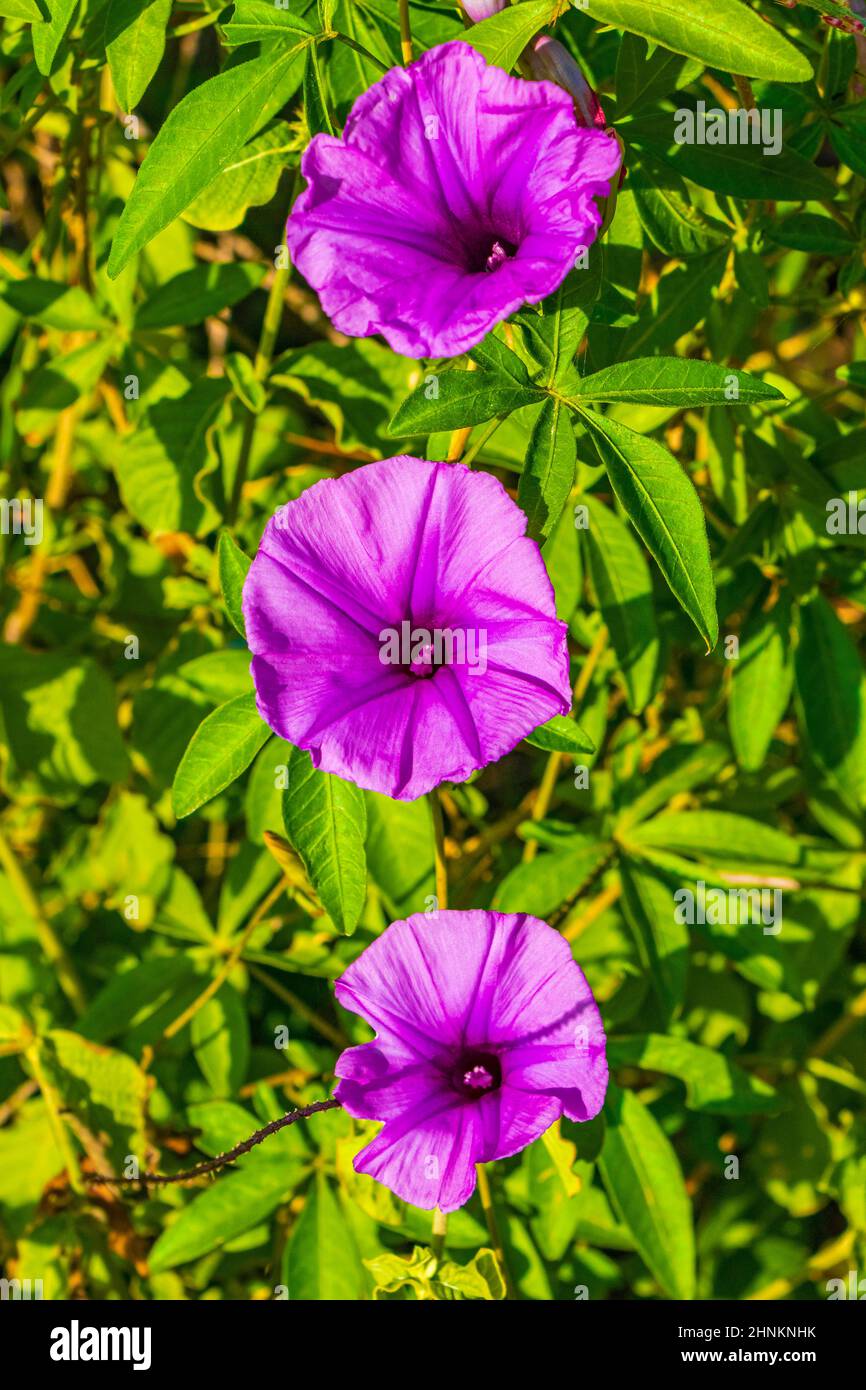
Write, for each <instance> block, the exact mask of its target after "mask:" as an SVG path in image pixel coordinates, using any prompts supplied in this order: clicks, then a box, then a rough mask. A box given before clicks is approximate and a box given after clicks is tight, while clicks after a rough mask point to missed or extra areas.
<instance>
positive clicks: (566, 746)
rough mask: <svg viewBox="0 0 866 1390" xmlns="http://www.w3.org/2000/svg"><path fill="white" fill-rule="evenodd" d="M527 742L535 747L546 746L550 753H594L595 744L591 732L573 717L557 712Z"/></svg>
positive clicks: (534, 731) (528, 737)
mask: <svg viewBox="0 0 866 1390" xmlns="http://www.w3.org/2000/svg"><path fill="white" fill-rule="evenodd" d="M526 742H527V743H531V744H532V746H533V748H544V749H546V750H547V751H548V752H549V753H594V752H595V744H594V743H593V741H592V739H591V738H590V736H589V734H587V733H585V732H584V730H583V729H582V728H581V727H580V725H579V724H577V723H576V722H575V721H574V720H573V719H571V718H569V717H568V716H567V715H565V714H555V715H554V716H553V718H552V719H548V721H547V723H546V724H539V726H538V728H537V729H533V731H532V733H531V734H527V735H526Z"/></svg>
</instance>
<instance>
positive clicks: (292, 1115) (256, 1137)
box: [87, 1097, 340, 1183]
mask: <svg viewBox="0 0 866 1390" xmlns="http://www.w3.org/2000/svg"><path fill="white" fill-rule="evenodd" d="M339 1108H340V1102H339V1101H338V1100H334V1098H333V1097H332V1098H331V1099H330V1100H317V1101H314V1102H313V1104H312V1105H304V1106H302V1107H301V1109H299V1110H290V1111H289V1112H288V1114H286V1115H281V1116H280V1118H279V1119H278V1120H271V1123H270V1124H269V1125H265V1126H264V1128H263V1129H257V1130H256V1132H255V1134H251V1135H250V1137H249V1139H244V1140H242V1142H241V1143H240V1144H235V1147H234V1148H233V1149H229V1151H228V1153H224V1154H219V1155H218V1156H217V1157H216V1158H209V1159H207V1160H206V1161H205V1162H204V1163H197V1164H196V1166H195V1167H194V1168H186V1169H185V1170H184V1171H183V1172H182V1173H172V1174H170V1175H166V1174H165V1173H139V1175H138V1177H137V1178H115V1177H111V1176H109V1175H108V1174H102V1173H98V1174H97V1175H96V1177H92V1178H91V1177H89V1178H88V1179H87V1181H88V1182H89V1183H98V1182H104V1183H139V1182H143V1183H170V1182H188V1181H189V1179H190V1178H201V1177H204V1175H205V1173H215V1172H216V1171H217V1169H218V1168H225V1166H226V1164H228V1163H234V1161H235V1159H237V1158H240V1157H241V1156H242V1155H243V1154H245V1153H249V1151H250V1149H254V1148H255V1146H256V1144H261V1142H262V1140H264V1139H269V1138H270V1136H271V1135H272V1134H276V1133H277V1131H278V1130H280V1129H285V1128H286V1126H287V1125H293V1124H294V1123H295V1120H307V1119H309V1117H310V1116H311V1115H317V1114H318V1113H319V1112H320V1111H322V1110H338V1109H339Z"/></svg>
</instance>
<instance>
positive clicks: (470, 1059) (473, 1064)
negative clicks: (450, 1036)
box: [451, 1051, 502, 1100]
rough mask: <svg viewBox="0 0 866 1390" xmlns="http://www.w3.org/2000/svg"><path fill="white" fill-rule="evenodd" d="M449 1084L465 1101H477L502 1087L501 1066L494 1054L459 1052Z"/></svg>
mask: <svg viewBox="0 0 866 1390" xmlns="http://www.w3.org/2000/svg"><path fill="white" fill-rule="evenodd" d="M451 1084H452V1085H453V1087H454V1089H455V1091H459V1093H460V1095H462V1096H465V1097H466V1099H467V1100H479V1099H480V1098H481V1096H486V1095H487V1094H488V1093H489V1092H490V1091H498V1090H499V1087H500V1086H501V1085H502V1066H501V1063H500V1061H499V1058H498V1057H497V1056H496V1054H495V1052H478V1051H468V1052H461V1054H460V1056H459V1057H458V1058H457V1061H456V1062H455V1064H454V1066H453V1067H452V1069H451Z"/></svg>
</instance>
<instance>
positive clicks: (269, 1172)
mask: <svg viewBox="0 0 866 1390" xmlns="http://www.w3.org/2000/svg"><path fill="white" fill-rule="evenodd" d="M254 1127H255V1121H254V1120H251V1123H250V1129H253V1128H254ZM246 1137H247V1136H246V1135H245V1134H244V1135H239V1136H238V1138H242V1139H245V1138H246ZM258 1157H259V1156H258V1155H250V1159H249V1160H247V1162H246V1163H245V1166H244V1167H243V1168H241V1169H240V1170H239V1171H238V1172H234V1173H227V1174H225V1173H224V1174H223V1175H222V1176H221V1177H220V1179H219V1181H218V1182H215V1183H214V1184H213V1186H212V1187H208V1188H206V1189H205V1191H204V1192H199V1193H197V1194H196V1196H195V1197H193V1199H192V1201H191V1202H190V1203H189V1205H188V1206H186V1207H184V1208H183V1210H182V1211H181V1212H180V1213H179V1215H178V1216H177V1219H176V1220H175V1221H174V1222H172V1224H171V1225H170V1226H168V1227H167V1228H166V1229H165V1230H164V1231H163V1232H162V1233H161V1235H160V1236H159V1238H158V1239H157V1241H156V1244H155V1245H154V1246H153V1248H152V1249H151V1250H150V1252H149V1254H148V1258H147V1263H148V1268H149V1269H150V1271H151V1273H153V1274H156V1273H159V1272H161V1271H163V1270H166V1269H175V1268H176V1267H177V1266H178V1265H181V1264H187V1263H188V1262H189V1261H190V1260H196V1259H198V1258H199V1257H200V1256H201V1255H205V1254H207V1252H208V1251H209V1250H219V1249H220V1248H221V1247H223V1246H225V1245H226V1244H227V1243H228V1242H229V1241H231V1240H234V1239H235V1237H236V1236H239V1235H242V1234H243V1232H244V1231H249V1230H251V1229H252V1228H253V1227H254V1226H257V1225H258V1224H259V1222H261V1221H264V1220H265V1219H266V1218H267V1217H268V1216H270V1214H271V1212H272V1211H274V1210H275V1209H276V1208H277V1207H278V1206H280V1204H281V1203H282V1202H284V1201H287V1200H288V1198H289V1197H290V1196H291V1195H292V1192H293V1191H294V1189H295V1187H296V1186H297V1184H298V1181H299V1179H300V1177H301V1175H302V1171H303V1170H302V1166H301V1164H300V1163H299V1162H298V1160H297V1159H293V1158H288V1159H287V1158H286V1157H285V1156H281V1157H280V1158H278V1159H277V1158H268V1156H267V1155H266V1154H262V1155H261V1158H260V1159H259V1161H253V1160H255V1159H257V1158H258Z"/></svg>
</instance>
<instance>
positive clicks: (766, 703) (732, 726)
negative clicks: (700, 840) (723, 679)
mask: <svg viewBox="0 0 866 1390" xmlns="http://www.w3.org/2000/svg"><path fill="white" fill-rule="evenodd" d="M790 652H791V634H790V604H788V603H784V602H780V603H777V604H776V605H775V606H774V607H773V608H772V609H771V610H770V611H769V613H764V612H762V611H761V609H760V608H757V609H755V611H754V612H753V613H752V614H751V615H750V617H749V618H748V620H747V621H746V624H745V626H744V627H743V631H742V633H741V636H740V654H739V657H738V658H737V660H736V661H734V662H732V663H731V664H732V668H733V669H732V674H731V693H730V698H729V700H728V729H729V730H730V734H731V743H732V744H733V746H734V752H735V753H736V755H737V762H738V763H739V764H740V767H743V768H745V769H746V771H747V772H757V770H758V768H759V767H761V766H762V764H763V762H764V759H765V758H766V756H767V750H768V749H769V747H770V743H771V740H772V738H773V734H774V732H775V730H776V728H777V726H778V724H779V721H780V720H781V718H782V716H783V714H784V713H785V710H786V709H787V708H788V701H789V700H790V698H791V686H792V684H793V680H794V672H793V666H792V663H791V658H790Z"/></svg>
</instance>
